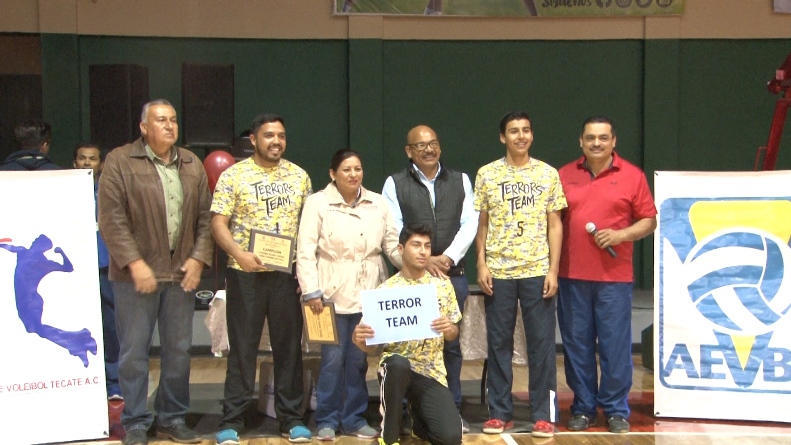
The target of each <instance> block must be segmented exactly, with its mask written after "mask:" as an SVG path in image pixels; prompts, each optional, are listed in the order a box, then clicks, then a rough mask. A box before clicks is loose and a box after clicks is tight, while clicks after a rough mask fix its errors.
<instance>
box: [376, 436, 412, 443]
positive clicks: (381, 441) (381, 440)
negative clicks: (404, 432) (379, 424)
mask: <svg viewBox="0 0 791 445" xmlns="http://www.w3.org/2000/svg"><path fill="white" fill-rule="evenodd" d="M410 434H411V433H410ZM379 445H388V444H387V443H386V442H385V440H384V439H382V438H381V437H380V438H379ZM389 445H399V443H398V442H393V443H391V444H389Z"/></svg>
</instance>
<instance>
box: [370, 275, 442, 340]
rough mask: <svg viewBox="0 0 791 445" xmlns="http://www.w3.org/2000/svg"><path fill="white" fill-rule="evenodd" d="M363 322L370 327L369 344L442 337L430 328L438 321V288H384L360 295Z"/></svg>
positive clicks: (430, 285) (426, 286)
mask: <svg viewBox="0 0 791 445" xmlns="http://www.w3.org/2000/svg"><path fill="white" fill-rule="evenodd" d="M360 301H361V303H362V309H363V323H365V324H367V325H368V326H371V328H373V330H374V337H373V338H369V339H366V341H365V343H366V344H368V345H378V344H382V343H394V342H398V341H408V340H420V339H424V338H435V337H439V336H440V335H441V334H440V333H438V332H436V331H434V330H433V329H431V322H432V321H434V320H436V319H437V318H439V304H438V303H437V286H436V285H434V284H421V285H418V286H399V287H383V288H380V289H375V290H364V291H361V292H360Z"/></svg>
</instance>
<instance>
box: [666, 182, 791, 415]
mask: <svg viewBox="0 0 791 445" xmlns="http://www.w3.org/2000/svg"><path fill="white" fill-rule="evenodd" d="M789 184H791V172H727V173H717V172H712V173H703V172H657V173H656V176H655V182H654V186H655V196H656V202H657V208H658V209H659V225H658V228H657V231H656V233H655V237H654V240H655V252H654V254H655V265H656V267H655V287H654V289H655V291H654V293H655V310H654V338H655V339H656V340H655V342H654V343H655V344H654V357H656V358H657V359H656V360H655V361H654V363H655V365H654V367H655V369H654V411H655V415H656V416H660V417H698V418H710V419H732V420H760V421H779V422H791V417H789V415H788V402H789V400H791V314H789V312H790V311H789V309H791V247H789V241H791V187H789Z"/></svg>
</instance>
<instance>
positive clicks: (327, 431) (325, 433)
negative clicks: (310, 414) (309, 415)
mask: <svg viewBox="0 0 791 445" xmlns="http://www.w3.org/2000/svg"><path fill="white" fill-rule="evenodd" d="M316 439H318V440H328V441H332V440H335V429H333V428H330V427H328V426H325V427H323V428H319V432H318V433H316Z"/></svg>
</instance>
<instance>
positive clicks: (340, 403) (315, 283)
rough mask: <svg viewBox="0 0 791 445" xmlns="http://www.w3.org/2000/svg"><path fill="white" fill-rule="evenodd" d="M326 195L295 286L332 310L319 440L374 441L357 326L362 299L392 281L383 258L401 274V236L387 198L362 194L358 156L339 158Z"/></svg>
mask: <svg viewBox="0 0 791 445" xmlns="http://www.w3.org/2000/svg"><path fill="white" fill-rule="evenodd" d="M330 178H331V179H332V182H330V183H329V184H328V185H327V187H326V188H325V189H324V190H322V191H320V192H317V193H315V194H313V195H311V196H309V197H308V199H307V200H306V201H305V206H304V208H303V210H302V219H301V220H300V225H299V235H298V237H297V278H298V279H299V285H300V287H301V288H302V292H303V296H302V298H303V300H304V301H306V302H308V304H309V305H310V307H311V309H313V311H314V312H316V313H319V312H321V310H322V307H323V304H324V302H331V303H333V304H334V305H335V313H336V315H335V324H336V326H337V330H338V338H339V340H340V344H338V345H322V347H321V371H320V372H319V381H318V384H317V388H316V389H317V390H316V399H317V407H316V425H317V426H318V434H317V438H318V439H319V440H334V439H335V433H336V431H342V432H344V433H347V434H351V435H354V436H357V437H360V438H366V439H372V438H374V437H376V436H377V434H378V433H377V431H376V430H375V429H373V428H371V427H370V426H369V425H368V423H367V421H366V420H365V419H364V418H363V414H364V413H365V411H366V409H367V407H368V389H367V387H366V384H365V374H366V372H367V371H368V361H367V359H366V355H365V353H364V352H362V351H360V350H359V349H358V348H357V347H355V346H354V344H353V343H352V341H351V335H352V331H354V327H355V326H356V325H357V324H358V323H359V322H360V318H361V317H362V308H361V305H360V291H361V290H364V289H375V288H376V287H377V286H379V284H380V283H382V282H383V281H384V280H385V279H386V278H387V265H386V264H385V261H384V258H383V257H382V253H385V254H386V255H387V256H388V258H390V261H391V262H393V264H395V265H396V266H397V267H400V266H401V256H400V254H399V253H398V233H397V232H396V228H395V223H394V221H393V217H392V215H391V214H390V210H389V207H388V206H387V203H386V202H385V200H384V198H382V196H381V195H380V194H378V193H374V192H371V191H370V190H367V189H366V188H364V187H363V186H362V181H363V167H362V162H361V160H360V155H359V154H358V153H356V152H354V151H352V150H349V149H343V150H339V151H337V152H336V153H335V155H333V157H332V160H331V162H330Z"/></svg>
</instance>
